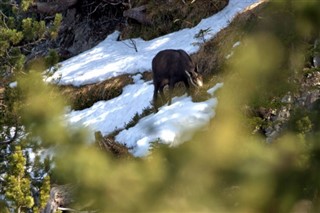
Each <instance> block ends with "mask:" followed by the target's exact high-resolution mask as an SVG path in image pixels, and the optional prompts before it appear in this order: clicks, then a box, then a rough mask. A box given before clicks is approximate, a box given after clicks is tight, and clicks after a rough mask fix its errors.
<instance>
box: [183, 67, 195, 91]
mask: <svg viewBox="0 0 320 213" xmlns="http://www.w3.org/2000/svg"><path fill="white" fill-rule="evenodd" d="M185 72H186V74H187V76H188V78H189V79H190V82H191V83H192V84H193V86H195V87H197V86H198V85H197V84H196V83H195V82H194V81H193V79H192V77H191V74H190V73H189V72H188V71H187V70H185Z"/></svg>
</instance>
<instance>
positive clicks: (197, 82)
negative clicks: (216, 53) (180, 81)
mask: <svg viewBox="0 0 320 213" xmlns="http://www.w3.org/2000/svg"><path fill="white" fill-rule="evenodd" d="M185 72H186V74H187V76H188V78H189V80H190V82H191V83H192V84H193V85H194V86H196V87H202V86H203V81H202V75H201V74H200V73H199V72H198V67H197V66H195V67H194V68H193V69H190V70H185Z"/></svg>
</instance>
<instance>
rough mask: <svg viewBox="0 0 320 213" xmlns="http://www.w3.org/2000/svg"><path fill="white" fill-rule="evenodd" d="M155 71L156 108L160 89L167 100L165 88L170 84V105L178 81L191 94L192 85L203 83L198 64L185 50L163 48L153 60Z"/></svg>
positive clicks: (154, 98) (197, 85)
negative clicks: (196, 64)
mask: <svg viewBox="0 0 320 213" xmlns="http://www.w3.org/2000/svg"><path fill="white" fill-rule="evenodd" d="M152 72H153V84H154V93H153V104H154V107H155V109H156V111H157V110H158V107H157V98H158V91H160V95H161V98H162V100H163V101H164V100H165V97H164V94H163V88H164V86H166V85H169V103H168V104H169V105H170V104H171V99H172V97H171V96H172V91H173V88H174V85H175V84H176V83H177V82H180V81H182V82H183V83H184V85H185V87H186V90H187V93H188V95H190V85H189V81H190V82H191V84H193V85H194V86H196V87H201V86H202V85H203V82H202V76H201V75H200V74H199V72H198V70H197V68H196V66H195V65H194V63H193V62H192V59H191V58H190V56H189V55H188V54H187V53H186V52H185V51H184V50H171V49H168V50H162V51H160V52H159V53H158V54H157V55H156V56H155V57H154V58H153V60H152Z"/></svg>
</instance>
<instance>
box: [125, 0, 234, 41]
mask: <svg viewBox="0 0 320 213" xmlns="http://www.w3.org/2000/svg"><path fill="white" fill-rule="evenodd" d="M184 2H185V3H184ZM228 2H229V0H201V1H200V0H198V1H187V0H186V1H182V0H161V1H159V0H151V1H149V0H134V1H132V6H133V7H137V6H141V5H146V8H147V9H146V15H147V16H148V17H149V18H150V19H151V20H152V24H151V25H148V26H147V25H141V24H139V23H137V22H135V21H133V20H129V25H128V26H127V27H126V28H125V29H123V30H122V38H123V39H127V38H134V37H142V38H143V39H146V40H150V39H152V38H155V37H159V36H162V35H165V34H168V33H170V32H174V31H177V30H180V29H183V28H191V27H194V26H195V25H196V24H198V23H199V22H200V21H201V19H203V18H206V17H209V16H211V15H213V14H215V13H217V12H218V11H220V10H221V9H223V8H224V7H225V6H226V5H227V4H228Z"/></svg>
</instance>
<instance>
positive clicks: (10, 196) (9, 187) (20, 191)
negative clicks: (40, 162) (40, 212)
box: [5, 146, 34, 213]
mask: <svg viewBox="0 0 320 213" xmlns="http://www.w3.org/2000/svg"><path fill="white" fill-rule="evenodd" d="M14 148H15V150H13V152H12V154H11V155H10V157H9V159H8V167H7V174H6V175H5V197H6V199H7V200H8V201H11V202H9V203H10V207H11V208H12V209H14V210H15V212H18V213H20V212H22V211H23V209H25V208H31V207H32V206H33V205H34V199H33V197H32V196H31V191H30V185H31V181H30V178H28V177H27V176H26V158H25V157H24V156H23V153H22V150H21V147H20V146H15V147H14Z"/></svg>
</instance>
